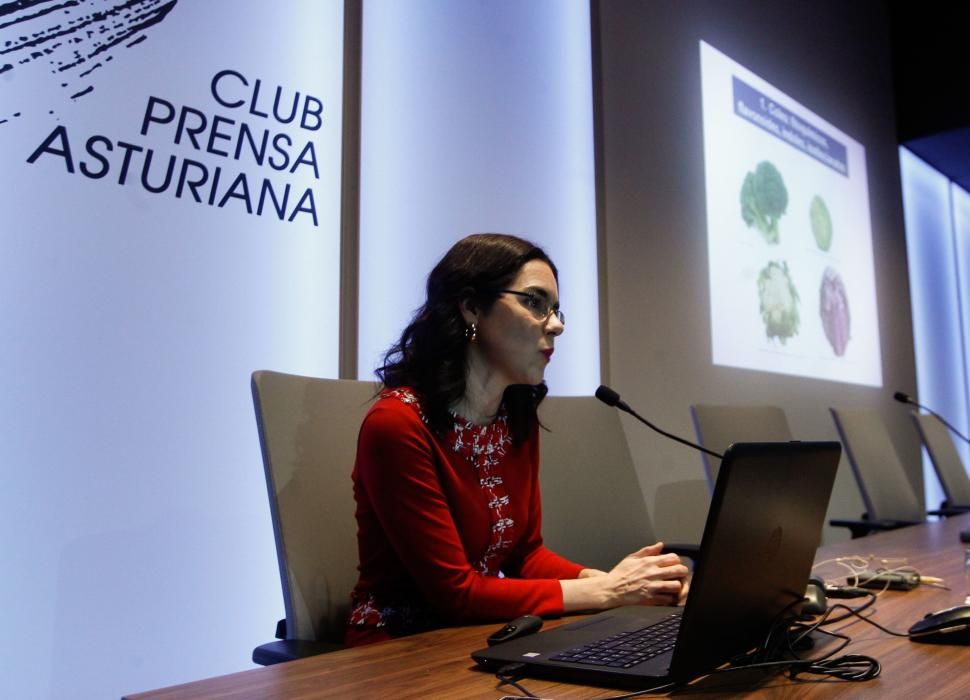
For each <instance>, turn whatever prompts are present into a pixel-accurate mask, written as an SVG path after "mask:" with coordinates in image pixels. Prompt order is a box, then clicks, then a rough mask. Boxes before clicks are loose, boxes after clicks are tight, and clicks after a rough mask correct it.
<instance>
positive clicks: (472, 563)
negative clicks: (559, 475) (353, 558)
mask: <svg viewBox="0 0 970 700" xmlns="http://www.w3.org/2000/svg"><path fill="white" fill-rule="evenodd" d="M538 477H539V436H538V430H537V429H536V430H535V431H533V433H532V435H531V436H530V437H529V439H528V440H525V441H523V442H522V444H520V445H513V444H512V439H511V436H510V434H509V428H508V420H507V417H506V416H505V414H504V411H503V412H500V414H499V416H498V417H497V418H496V419H495V420H494V421H493V422H492V423H490V424H489V425H475V424H472V423H469V422H468V421H466V420H464V419H463V418H460V417H458V416H455V417H454V425H453V427H452V429H451V430H450V431H449V432H448V434H447V435H445V436H444V437H442V438H439V437H437V436H436V435H435V434H434V433H433V432H432V431H431V430H430V428H429V427H428V426H427V425H426V424H425V421H424V418H423V414H422V412H421V406H420V402H419V401H418V399H417V397H416V396H415V395H414V394H413V393H412V392H411V391H409V390H407V389H394V390H387V391H385V392H383V393H382V394H381V398H380V399H379V400H378V401H377V403H375V404H374V406H373V407H372V408H371V410H370V411H369V412H368V414H367V416H366V418H365V419H364V422H363V424H362V426H361V429H360V437H359V439H358V445H357V461H356V464H355V465H354V472H353V480H354V496H355V498H356V501H357V525H358V532H357V542H358V552H359V561H360V565H359V567H358V568H359V571H360V577H359V579H358V582H357V586H356V587H355V589H354V593H353V599H352V609H351V614H350V618H349V621H348V627H347V635H346V642H347V643H348V644H349V645H359V644H366V643H369V642H374V641H380V640H383V639H388V638H391V637H398V636H402V635H405V634H411V633H414V632H419V631H422V630H426V629H432V628H434V627H440V626H445V625H448V624H457V623H462V622H474V621H505V620H509V619H512V618H514V617H518V616H519V615H524V614H527V613H531V614H535V615H547V616H551V615H559V614H562V611H563V609H562V607H563V602H562V589H561V587H560V585H559V579H569V578H576V576H578V574H579V572H580V571H581V570H582V568H583V567H582V566H580V565H579V564H575V563H573V562H570V561H568V560H566V559H564V558H563V557H560V556H559V555H558V554H555V553H554V552H552V551H550V550H548V549H547V548H546V547H545V546H544V545H543V544H542V536H541V525H542V517H541V510H540V506H539V480H538Z"/></svg>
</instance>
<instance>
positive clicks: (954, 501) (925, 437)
mask: <svg viewBox="0 0 970 700" xmlns="http://www.w3.org/2000/svg"><path fill="white" fill-rule="evenodd" d="M911 415H912V416H913V422H914V423H915V424H916V431H917V432H918V433H919V437H920V440H922V442H923V447H925V448H926V451H927V452H928V453H929V455H930V461H931V462H933V469H934V470H936V476H937V477H938V478H939V479H940V484H941V485H942V486H943V493H944V494H946V506H947V507H951V508H954V507H963V506H967V507H970V477H968V476H967V470H966V468H965V467H964V466H963V461H962V460H961V459H960V455H959V453H957V448H956V447H955V446H954V444H953V438H952V437H951V435H950V429H949V428H947V427H946V426H945V425H943V423H942V421H940V419H939V418H937V417H936V416H933V415H929V414H921V413H918V412H916V411H913V412H912V414H911Z"/></svg>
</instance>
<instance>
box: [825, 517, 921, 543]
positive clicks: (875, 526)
mask: <svg viewBox="0 0 970 700" xmlns="http://www.w3.org/2000/svg"><path fill="white" fill-rule="evenodd" d="M917 524H918V523H917V522H913V521H910V520H866V519H865V518H862V519H859V520H843V519H840V518H833V519H832V520H829V525H831V526H832V527H847V528H849V532H850V533H851V535H852V539H856V538H859V537H864V536H865V535H868V534H869V533H871V532H885V531H887V530H897V529H899V528H901V527H908V526H910V525H917Z"/></svg>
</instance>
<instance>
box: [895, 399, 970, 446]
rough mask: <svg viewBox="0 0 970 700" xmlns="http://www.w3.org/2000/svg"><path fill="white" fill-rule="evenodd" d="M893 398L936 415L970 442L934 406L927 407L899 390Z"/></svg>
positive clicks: (958, 435) (962, 438)
mask: <svg viewBox="0 0 970 700" xmlns="http://www.w3.org/2000/svg"><path fill="white" fill-rule="evenodd" d="M893 398H894V399H896V400H897V401H899V403H908V404H910V405H912V406H916V408H922V409H923V410H924V411H926V412H927V413H929V414H930V415H931V416H935V417H936V418H937V420H939V421H940V422H941V423H942V424H943V425H945V426H946V427H947V428H949V429H950V431H951V432H952V433H953V434H954V435H956V436H957V437H958V438H960V439H961V440H963V441H964V442H970V439H967V436H966V435H963V434H962V433H961V432H960V431H959V430H957V429H956V428H954V427H953V426H952V425H950V424H949V423H948V422H947V420H946V418H944V417H943V416H941V415H940V414H939V413H937V412H936V411H934V410H933V409H932V408H927V407H926V406H924V405H923V404H921V403H918V402H917V401H916V399H914V398H913V397H912V396H910V395H909V394H904V393H903V392H901V391H897V392H896V393H895V394H893Z"/></svg>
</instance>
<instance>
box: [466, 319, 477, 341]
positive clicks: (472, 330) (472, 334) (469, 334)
mask: <svg viewBox="0 0 970 700" xmlns="http://www.w3.org/2000/svg"><path fill="white" fill-rule="evenodd" d="M465 338H466V339H467V340H468V342H469V343H477V342H478V326H476V325H475V324H474V323H473V324H471V325H470V326H468V327H467V328H465Z"/></svg>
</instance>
